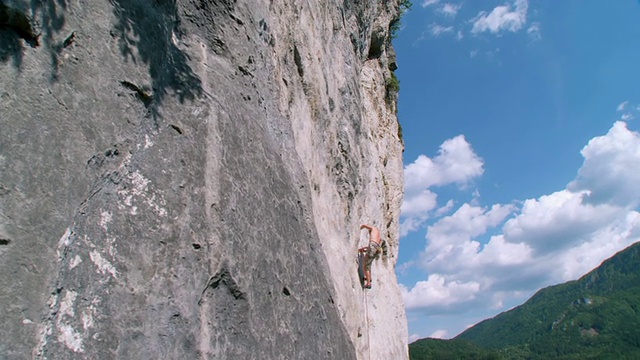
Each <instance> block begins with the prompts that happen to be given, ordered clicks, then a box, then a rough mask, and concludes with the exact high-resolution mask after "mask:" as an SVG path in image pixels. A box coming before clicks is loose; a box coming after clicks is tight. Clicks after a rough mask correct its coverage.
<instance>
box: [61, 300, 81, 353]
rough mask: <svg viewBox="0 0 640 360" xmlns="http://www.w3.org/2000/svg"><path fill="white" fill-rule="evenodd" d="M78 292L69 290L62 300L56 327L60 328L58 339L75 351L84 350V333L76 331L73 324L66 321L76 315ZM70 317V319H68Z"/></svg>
mask: <svg viewBox="0 0 640 360" xmlns="http://www.w3.org/2000/svg"><path fill="white" fill-rule="evenodd" d="M76 297H78V293H76V292H75V291H71V290H67V291H66V292H65V295H64V298H63V299H62V301H61V302H60V309H59V310H58V314H57V321H56V328H57V329H58V341H59V342H61V343H63V344H65V346H66V347H67V348H69V349H70V350H72V351H74V352H84V348H83V345H82V335H81V334H80V333H78V332H77V331H75V330H74V329H73V327H72V326H71V325H69V324H68V323H65V320H67V321H70V320H71V319H73V317H74V316H75V311H74V306H75V304H74V303H75V301H76ZM67 318H69V319H67Z"/></svg>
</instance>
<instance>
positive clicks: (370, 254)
mask: <svg viewBox="0 0 640 360" xmlns="http://www.w3.org/2000/svg"><path fill="white" fill-rule="evenodd" d="M360 229H367V230H369V245H368V246H365V247H361V248H360V249H358V252H363V253H364V274H365V275H364V276H365V279H364V280H365V282H364V288H365V289H371V264H372V263H373V260H375V259H377V258H378V257H379V256H380V253H381V252H382V246H384V245H385V244H382V241H381V240H380V230H378V228H376V227H375V226H370V225H366V224H362V225H360Z"/></svg>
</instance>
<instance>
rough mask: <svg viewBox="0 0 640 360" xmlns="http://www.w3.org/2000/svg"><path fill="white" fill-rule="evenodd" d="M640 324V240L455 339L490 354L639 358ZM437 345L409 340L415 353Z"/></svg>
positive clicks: (504, 356)
mask: <svg viewBox="0 0 640 360" xmlns="http://www.w3.org/2000/svg"><path fill="white" fill-rule="evenodd" d="M639 325H640V243H636V244H634V245H632V246H630V247H628V248H627V249H625V250H623V251H621V252H619V253H618V254H616V255H615V256H613V257H612V258H610V259H608V260H606V261H604V262H603V263H602V264H601V265H600V266H599V267H598V268H596V269H595V270H593V271H591V272H590V273H588V274H586V275H585V276H583V277H582V278H580V279H579V280H576V281H570V282H567V283H564V284H561V285H556V286H551V287H548V288H545V289H542V290H540V291H539V292H538V293H536V294H535V295H534V296H533V297H532V298H531V299H529V300H528V301H527V302H526V303H524V304H523V305H521V306H519V307H517V308H514V309H512V310H510V311H507V312H504V313H502V314H499V315H498V316H496V317H494V318H492V319H488V320H484V321H482V322H480V323H479V324H477V325H475V326H473V327H472V328H470V329H468V330H466V331H465V332H463V333H462V334H460V335H458V336H457V337H456V338H455V339H454V340H451V342H452V343H457V342H458V341H461V340H467V341H470V342H471V343H474V344H476V345H478V346H479V347H480V348H481V349H485V350H488V351H489V353H488V354H493V355H492V356H496V357H491V358H492V359H640V326H639ZM438 346H441V345H440V344H437V342H436V341H434V340H433V339H425V340H419V341H417V342H415V343H413V344H411V345H410V346H409V352H410V356H411V359H422V358H423V357H421V356H422V354H423V353H424V352H425V349H432V348H436V347H438ZM465 346H466V345H465ZM473 351H477V349H474V350H473ZM487 356H488V355H487ZM435 358H438V357H429V359H435ZM440 358H442V359H444V357H440ZM460 358H464V357H460ZM425 359H426V358H425Z"/></svg>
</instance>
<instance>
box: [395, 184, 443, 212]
mask: <svg viewBox="0 0 640 360" xmlns="http://www.w3.org/2000/svg"><path fill="white" fill-rule="evenodd" d="M437 198H438V195H436V194H435V193H433V192H431V191H429V190H423V191H422V192H420V193H419V194H417V195H415V196H413V197H411V198H409V199H407V200H406V201H404V202H403V203H402V207H401V208H400V211H401V212H402V214H404V215H407V216H411V215H416V214H424V213H427V212H429V211H431V210H433V209H434V208H435V207H436V206H437Z"/></svg>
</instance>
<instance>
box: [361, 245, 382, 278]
mask: <svg viewBox="0 0 640 360" xmlns="http://www.w3.org/2000/svg"><path fill="white" fill-rule="evenodd" d="M379 252H380V245H378V243H375V242H373V241H371V242H369V249H368V250H367V261H366V262H365V263H364V268H365V270H367V271H369V270H371V264H372V263H373V260H375V259H376V255H378V253H379Z"/></svg>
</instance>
